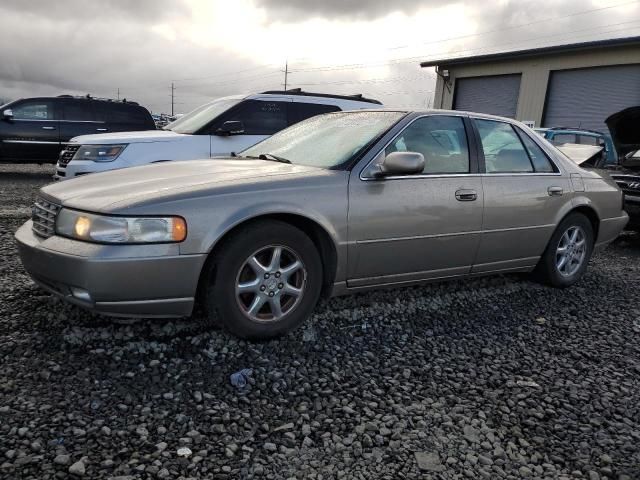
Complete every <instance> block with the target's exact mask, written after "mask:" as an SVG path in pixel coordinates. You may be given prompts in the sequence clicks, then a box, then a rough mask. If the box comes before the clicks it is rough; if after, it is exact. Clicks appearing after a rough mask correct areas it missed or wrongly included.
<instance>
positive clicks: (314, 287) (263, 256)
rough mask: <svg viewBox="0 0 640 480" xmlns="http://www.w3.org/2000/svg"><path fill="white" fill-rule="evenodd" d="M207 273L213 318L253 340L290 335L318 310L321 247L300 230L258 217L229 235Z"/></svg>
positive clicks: (207, 303) (208, 303)
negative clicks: (316, 307) (290, 332)
mask: <svg viewBox="0 0 640 480" xmlns="http://www.w3.org/2000/svg"><path fill="white" fill-rule="evenodd" d="M211 260H212V261H210V262H209V263H208V264H207V267H206V268H207V270H206V271H205V276H204V281H205V290H204V294H205V299H204V300H205V308H206V310H207V320H208V321H209V322H210V323H213V324H222V326H224V327H225V328H226V329H227V330H229V331H230V332H232V333H233V334H235V335H237V336H239V337H241V338H247V339H267V338H273V337H277V336H279V335H282V334H283V333H286V332H288V331H290V330H292V329H294V328H296V327H297V326H298V325H300V324H301V323H302V322H304V321H305V320H306V319H307V318H308V317H309V316H310V315H311V312H312V311H313V308H314V307H315V305H316V303H317V301H318V298H319V296H320V290H321V288H322V282H323V267H322V260H321V257H320V254H319V251H318V248H317V247H316V245H315V244H314V242H313V241H312V240H311V238H309V236H308V235H307V234H306V233H305V232H303V231H302V230H300V229H299V228H297V227H295V226H293V225H291V224H289V223H286V222H282V221H279V220H275V219H269V220H256V221H254V222H251V223H249V224H247V225H244V226H242V227H239V228H238V229H237V230H236V231H235V232H233V233H232V234H231V235H229V237H227V238H225V239H224V240H223V242H222V243H221V245H220V246H219V248H217V249H216V250H215V251H214V252H213V256H212V258H211Z"/></svg>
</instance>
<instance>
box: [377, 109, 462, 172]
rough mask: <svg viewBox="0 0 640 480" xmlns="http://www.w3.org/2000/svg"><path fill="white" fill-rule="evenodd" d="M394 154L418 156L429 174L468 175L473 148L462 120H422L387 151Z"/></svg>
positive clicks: (453, 118) (431, 118) (449, 118)
mask: <svg viewBox="0 0 640 480" xmlns="http://www.w3.org/2000/svg"><path fill="white" fill-rule="evenodd" d="M393 152H418V153H421V154H422V155H423V156H424V170H423V172H424V173H426V174H429V173H434V174H435V173H468V172H469V148H468V146H467V136H466V133H465V129H464V121H463V120H462V118H461V117H447V116H440V115H434V116H432V117H424V118H419V119H418V120H416V121H415V122H413V123H412V124H411V125H409V126H408V127H407V128H405V129H404V130H403V131H402V133H401V134H400V135H398V137H397V138H396V139H395V140H394V141H393V142H392V143H391V144H390V145H389V146H388V147H387V148H386V150H385V154H387V155H388V154H390V153H393Z"/></svg>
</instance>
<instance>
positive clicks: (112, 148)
mask: <svg viewBox="0 0 640 480" xmlns="http://www.w3.org/2000/svg"><path fill="white" fill-rule="evenodd" d="M126 146H127V145H126V144H121V145H80V148H79V149H78V151H77V152H76V153H75V155H74V156H73V159H72V160H90V161H92V162H113V161H114V160H115V159H116V158H118V156H119V155H120V154H121V153H122V151H123V150H124V149H125V148H126Z"/></svg>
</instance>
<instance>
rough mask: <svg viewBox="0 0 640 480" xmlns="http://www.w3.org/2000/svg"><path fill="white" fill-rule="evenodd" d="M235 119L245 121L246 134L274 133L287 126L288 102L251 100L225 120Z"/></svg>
mask: <svg viewBox="0 0 640 480" xmlns="http://www.w3.org/2000/svg"><path fill="white" fill-rule="evenodd" d="M233 120H239V121H241V122H242V123H243V125H244V134H245V135H273V134H274V133H276V132H279V131H280V130H283V129H285V128H287V104H286V103H285V102H263V101H259V100H249V101H247V102H245V103H243V104H242V105H241V106H240V107H239V109H238V111H236V112H234V113H232V114H231V115H229V116H228V117H225V121H233Z"/></svg>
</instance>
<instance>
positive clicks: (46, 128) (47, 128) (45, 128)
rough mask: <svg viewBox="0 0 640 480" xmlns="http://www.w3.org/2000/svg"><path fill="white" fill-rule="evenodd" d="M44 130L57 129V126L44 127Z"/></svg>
mask: <svg viewBox="0 0 640 480" xmlns="http://www.w3.org/2000/svg"><path fill="white" fill-rule="evenodd" d="M42 129H43V130H55V129H56V127H42Z"/></svg>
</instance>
